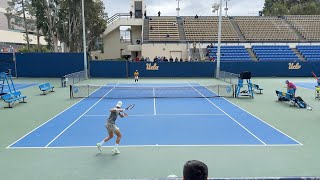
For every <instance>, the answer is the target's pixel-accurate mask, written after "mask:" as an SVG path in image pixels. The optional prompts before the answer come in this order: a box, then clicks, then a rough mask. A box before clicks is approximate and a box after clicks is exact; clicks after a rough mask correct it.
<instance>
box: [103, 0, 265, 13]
mask: <svg viewBox="0 0 320 180" xmlns="http://www.w3.org/2000/svg"><path fill="white" fill-rule="evenodd" d="M103 1H104V4H105V6H106V11H107V13H108V14H109V17H110V16H112V15H114V14H115V13H127V12H129V10H130V0H103ZM264 1H265V0H229V1H228V8H229V11H228V15H229V16H255V15H258V11H260V10H262V8H263V5H264ZM219 2H220V0H209V1H208V0H181V1H180V9H181V11H180V15H181V16H194V15H195V14H198V15H199V16H211V15H212V12H211V6H212V4H213V3H219ZM225 3H226V1H225V0H223V8H225ZM145 4H146V7H147V14H148V15H151V16H156V15H157V13H158V11H159V10H160V11H161V15H163V16H175V15H176V14H177V13H176V8H177V0H145ZM224 14H225V11H223V15H224Z"/></svg>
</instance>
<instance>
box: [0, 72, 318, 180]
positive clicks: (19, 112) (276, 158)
mask: <svg viewBox="0 0 320 180" xmlns="http://www.w3.org/2000/svg"><path fill="white" fill-rule="evenodd" d="M285 80H286V79H285V78H255V79H253V82H254V83H256V84H259V85H260V86H261V87H263V88H264V89H265V90H264V91H263V94H261V95H259V94H255V98H254V99H251V98H239V99H237V98H222V97H216V95H217V94H216V93H215V92H217V91H216V89H215V88H211V87H216V85H220V84H223V85H224V83H223V82H221V81H219V80H216V79H212V78H194V79H179V78H175V79H173V78H158V79H153V78H150V79H147V78H146V79H141V82H139V84H132V79H90V80H85V81H82V82H81V83H79V84H78V85H79V87H80V86H81V85H88V84H91V85H90V87H92V86H95V85H97V86H96V87H93V88H92V89H90V90H89V89H85V90H88V91H87V93H88V94H90V97H88V98H84V99H81V98H74V99H70V89H69V88H61V87H60V79H45V78H43V79H30V78H23V79H16V80H14V81H15V82H17V83H18V84H41V83H43V82H50V83H51V84H52V85H53V86H55V87H56V88H55V92H53V93H48V94H47V95H46V96H41V95H40V94H41V93H42V92H41V91H40V90H39V88H38V87H37V86H31V87H29V88H25V89H22V90H21V91H22V93H23V94H24V95H26V96H27V97H28V98H27V102H28V103H26V104H16V105H15V106H14V107H13V108H12V109H4V108H3V109H2V110H0V115H1V121H0V128H1V131H0V140H1V142H2V150H1V151H0V158H1V159H2V161H1V163H0V168H1V169H2V170H3V172H8V173H3V174H2V175H1V178H2V179H50V180H51V179H52V180H53V179H72V180H79V179H83V180H85V179H139V178H148V179H150V178H154V179H156V178H160V177H163V178H165V177H167V176H168V175H170V174H175V175H177V176H179V177H181V173H182V166H183V164H184V163H185V162H186V161H187V160H190V159H197V160H201V161H203V162H205V163H206V164H207V165H208V167H209V176H210V177H212V178H223V177H229V178H230V177H271V176H273V177H275V176H279V177H282V176H303V175H305V176H310V175H314V176H316V175H318V172H320V171H319V166H318V162H319V160H320V159H319V156H318V155H317V154H318V151H319V147H320V145H319V143H318V138H317V137H319V135H320V134H319V131H318V127H319V126H318V125H319V121H318V118H317V117H319V115H320V114H319V111H317V110H316V109H318V108H317V104H318V100H315V99H314V90H313V89H310V90H309V89H305V88H299V89H298V91H297V92H298V94H299V96H301V97H303V99H305V100H306V102H308V104H310V105H312V106H313V107H314V109H315V110H314V111H307V110H305V109H299V108H294V107H290V106H289V105H288V104H286V103H281V102H277V97H276V95H275V92H274V91H275V90H276V89H281V88H282V87H283V86H284V81H285ZM291 80H292V81H293V82H304V83H309V82H313V79H312V78H297V79H291ZM88 87H89V86H88ZM150 87H151V88H150ZM112 88H113V89H112ZM128 88H130V89H128ZM111 89H112V90H111ZM165 89H167V90H165ZM212 89H213V90H212ZM82 90H83V89H81V88H79V91H78V92H77V93H76V94H74V96H79V97H81V96H83V97H86V96H87V95H86V93H84V94H81V92H82ZM212 91H214V92H212ZM228 91H229V90H228V86H222V88H221V89H220V93H228ZM119 96H122V97H123V98H119ZM153 97H156V98H153ZM118 100H122V101H123V107H126V106H128V105H129V104H135V107H134V108H133V109H132V110H129V111H128V112H127V113H128V114H129V116H128V117H127V118H124V119H120V118H119V119H118V120H117V126H118V127H119V128H120V129H121V132H122V134H123V138H122V140H121V143H120V148H119V150H120V151H121V154H120V155H117V156H114V155H113V153H112V151H111V148H112V147H111V146H113V145H114V143H115V139H113V140H111V141H109V142H108V143H106V144H104V145H105V147H103V152H102V153H101V152H100V151H99V150H98V149H97V148H96V143H97V142H100V141H101V140H102V139H103V138H104V137H105V136H106V135H107V133H106V130H105V127H104V124H105V121H106V118H107V117H108V115H109V113H108V110H109V109H110V108H112V107H114V106H115V104H116V102H117V101H118ZM1 104H2V106H3V107H4V106H5V105H6V104H5V103H3V102H2V103H1ZM13 128H14V130H13ZM157 144H158V145H157ZM17 172H19V173H17ZM41 172H44V173H41Z"/></svg>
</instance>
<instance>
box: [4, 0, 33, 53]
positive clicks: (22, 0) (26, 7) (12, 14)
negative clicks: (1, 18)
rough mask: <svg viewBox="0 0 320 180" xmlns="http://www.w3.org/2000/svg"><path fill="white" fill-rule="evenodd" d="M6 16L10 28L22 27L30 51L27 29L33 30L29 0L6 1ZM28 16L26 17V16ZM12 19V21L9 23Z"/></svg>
mask: <svg viewBox="0 0 320 180" xmlns="http://www.w3.org/2000/svg"><path fill="white" fill-rule="evenodd" d="M8 5H9V7H8V8H7V13H6V16H7V18H8V22H9V24H11V28H23V29H24V31H25V38H26V42H27V49H28V51H30V38H29V31H32V30H34V20H33V19H32V17H33V15H32V10H31V9H32V6H31V1H30V0H11V1H8ZM27 16H28V17H27ZM11 21H12V23H11Z"/></svg>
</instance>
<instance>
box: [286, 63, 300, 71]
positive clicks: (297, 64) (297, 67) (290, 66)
mask: <svg viewBox="0 0 320 180" xmlns="http://www.w3.org/2000/svg"><path fill="white" fill-rule="evenodd" d="M288 65H289V69H290V70H295V69H296V70H298V69H300V68H301V65H300V64H299V63H289V64H288Z"/></svg>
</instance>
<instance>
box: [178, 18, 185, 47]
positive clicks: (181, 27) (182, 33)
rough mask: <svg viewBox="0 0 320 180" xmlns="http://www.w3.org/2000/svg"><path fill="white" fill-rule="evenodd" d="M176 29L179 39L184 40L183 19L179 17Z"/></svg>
mask: <svg viewBox="0 0 320 180" xmlns="http://www.w3.org/2000/svg"><path fill="white" fill-rule="evenodd" d="M177 24H178V31H179V36H180V41H186V33H185V32H184V28H183V20H182V18H181V17H177Z"/></svg>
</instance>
